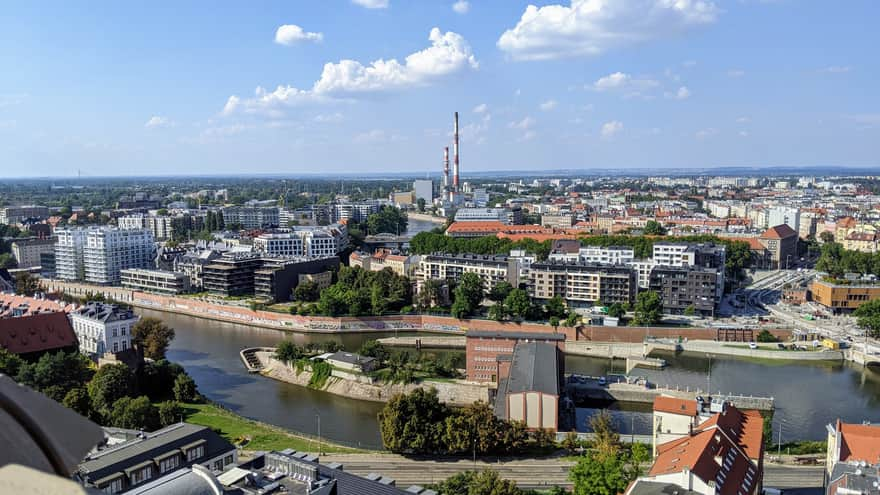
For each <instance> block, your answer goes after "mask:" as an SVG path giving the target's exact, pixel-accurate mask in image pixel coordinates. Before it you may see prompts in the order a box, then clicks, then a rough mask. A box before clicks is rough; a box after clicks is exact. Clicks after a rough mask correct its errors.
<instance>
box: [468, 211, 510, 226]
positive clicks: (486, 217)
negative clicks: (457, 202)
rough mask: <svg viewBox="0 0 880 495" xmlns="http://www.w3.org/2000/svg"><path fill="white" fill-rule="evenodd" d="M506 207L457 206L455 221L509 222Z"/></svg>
mask: <svg viewBox="0 0 880 495" xmlns="http://www.w3.org/2000/svg"><path fill="white" fill-rule="evenodd" d="M510 220H511V219H510V215H509V211H508V210H507V209H506V208H459V209H458V210H456V212H455V221H456V222H501V223H503V224H510V223H511V221H510Z"/></svg>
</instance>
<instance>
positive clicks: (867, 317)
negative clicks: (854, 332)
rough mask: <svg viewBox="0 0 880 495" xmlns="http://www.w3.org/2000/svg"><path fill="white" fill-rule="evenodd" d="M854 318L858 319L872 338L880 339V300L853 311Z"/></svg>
mask: <svg viewBox="0 0 880 495" xmlns="http://www.w3.org/2000/svg"><path fill="white" fill-rule="evenodd" d="M853 316H855V317H856V318H857V320H856V321H857V322H858V324H859V326H860V327H862V328H864V329H865V331H867V332H868V334H869V335H870V336H871V337H874V338H878V337H880V299H874V300H873V301H868V302H866V303H864V304H862V305H861V306H859V307H858V308H856V310H855V311H853Z"/></svg>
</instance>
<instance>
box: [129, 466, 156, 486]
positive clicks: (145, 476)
mask: <svg viewBox="0 0 880 495" xmlns="http://www.w3.org/2000/svg"><path fill="white" fill-rule="evenodd" d="M152 477H153V466H147V467H145V468H143V469H138V470H137V471H134V472H133V473H131V484H132V485H137V484H138V483H142V482H144V481H147V480H149V479H150V478H152Z"/></svg>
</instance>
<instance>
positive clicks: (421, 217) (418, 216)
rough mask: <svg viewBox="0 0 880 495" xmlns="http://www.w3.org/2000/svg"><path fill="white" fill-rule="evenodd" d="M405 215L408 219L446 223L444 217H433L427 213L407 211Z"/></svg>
mask: <svg viewBox="0 0 880 495" xmlns="http://www.w3.org/2000/svg"><path fill="white" fill-rule="evenodd" d="M406 216H407V217H409V218H410V220H420V221H423V222H434V223H436V224H445V223H446V218H445V217H435V216H434V215H428V214H427V213H407V214H406Z"/></svg>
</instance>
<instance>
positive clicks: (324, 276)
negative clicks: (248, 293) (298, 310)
mask: <svg viewBox="0 0 880 495" xmlns="http://www.w3.org/2000/svg"><path fill="white" fill-rule="evenodd" d="M337 271H339V257H337V256H327V257H324V258H270V257H266V258H263V259H262V260H261V264H260V266H259V267H258V268H256V269H255V270H254V273H253V284H254V285H253V294H254V295H255V296H256V297H257V298H259V299H262V300H265V301H269V302H284V301H290V300H291V299H292V294H293V290H294V289H296V287H297V286H298V285H299V284H301V283H303V282H304V281H306V280H308V281H312V282H315V283H316V284H317V285H318V288H319V289H324V288H326V287H329V286H330V284H331V283H332V281H333V273H334V272H337Z"/></svg>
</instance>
